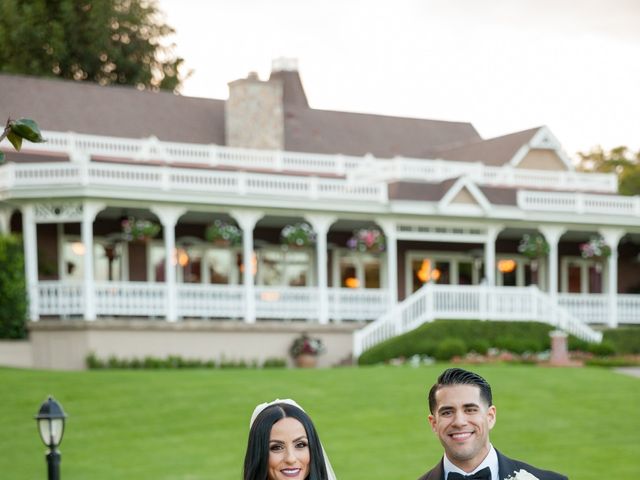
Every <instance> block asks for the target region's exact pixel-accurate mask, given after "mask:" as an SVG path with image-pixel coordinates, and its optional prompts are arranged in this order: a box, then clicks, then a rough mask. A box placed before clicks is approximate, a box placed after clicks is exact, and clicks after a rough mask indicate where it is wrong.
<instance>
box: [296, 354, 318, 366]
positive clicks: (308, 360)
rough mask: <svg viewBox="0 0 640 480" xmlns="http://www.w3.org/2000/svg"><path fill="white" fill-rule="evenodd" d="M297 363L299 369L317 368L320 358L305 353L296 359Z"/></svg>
mask: <svg viewBox="0 0 640 480" xmlns="http://www.w3.org/2000/svg"><path fill="white" fill-rule="evenodd" d="M295 363H296V367H298V368H315V367H316V365H317V364H318V357H316V356H315V355H311V354H308V353H303V354H301V355H298V356H297V357H296V358H295Z"/></svg>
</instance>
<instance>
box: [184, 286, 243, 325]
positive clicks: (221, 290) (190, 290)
mask: <svg viewBox="0 0 640 480" xmlns="http://www.w3.org/2000/svg"><path fill="white" fill-rule="evenodd" d="M177 300H178V316H180V317H182V318H185V317H187V318H242V317H243V316H244V311H243V305H244V289H243V287H242V285H202V284H192V283H189V284H186V283H183V284H179V285H177Z"/></svg>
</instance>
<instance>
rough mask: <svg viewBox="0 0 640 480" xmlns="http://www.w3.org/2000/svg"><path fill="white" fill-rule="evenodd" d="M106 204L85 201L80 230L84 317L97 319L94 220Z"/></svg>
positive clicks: (89, 319)
mask: <svg viewBox="0 0 640 480" xmlns="http://www.w3.org/2000/svg"><path fill="white" fill-rule="evenodd" d="M104 207H105V205H104V204H98V203H94V202H84V203H83V204H82V222H81V224H80V232H81V238H82V245H84V264H83V277H82V286H83V290H84V319H85V320H88V321H93V320H95V319H96V283H95V278H94V276H93V221H94V220H95V219H96V215H98V212H99V211H100V210H102V209H103V208H104Z"/></svg>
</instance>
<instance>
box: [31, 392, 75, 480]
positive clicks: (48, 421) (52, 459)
mask: <svg viewBox="0 0 640 480" xmlns="http://www.w3.org/2000/svg"><path fill="white" fill-rule="evenodd" d="M35 418H36V421H37V422H38V432H39V433H40V438H41V439H42V441H43V442H44V444H45V445H46V446H47V447H48V448H49V451H48V452H47V471H48V477H47V478H48V479H49V480H60V452H59V451H58V445H60V442H62V434H63V433H64V420H65V418H67V415H66V414H65V413H64V411H63V410H62V406H60V404H59V403H58V402H56V401H55V400H54V398H53V397H51V396H49V398H48V399H47V400H45V402H44V403H43V404H42V405H41V406H40V411H39V412H38V415H36V417H35Z"/></svg>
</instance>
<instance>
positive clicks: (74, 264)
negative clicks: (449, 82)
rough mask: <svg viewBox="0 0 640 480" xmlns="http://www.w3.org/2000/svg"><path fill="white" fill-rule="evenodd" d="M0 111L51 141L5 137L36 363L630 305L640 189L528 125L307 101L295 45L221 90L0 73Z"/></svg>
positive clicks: (613, 321) (637, 285) (631, 312)
mask: <svg viewBox="0 0 640 480" xmlns="http://www.w3.org/2000/svg"><path fill="white" fill-rule="evenodd" d="M0 113H2V114H3V115H5V116H11V117H12V118H19V117H28V118H33V119H34V120H36V121H37V122H38V124H39V125H40V127H41V128H42V130H43V135H44V137H45V138H46V139H47V142H46V143H42V144H30V143H25V144H24V145H23V149H22V151H21V152H19V153H18V152H15V151H13V150H12V149H11V145H9V144H8V143H7V142H3V144H2V146H1V147H0V148H2V150H3V151H4V152H5V154H6V157H7V163H6V164H5V165H3V166H0V231H2V232H4V233H9V232H11V233H17V234H21V235H22V237H23V240H24V253H25V264H26V265H25V269H26V278H27V287H28V296H29V320H30V323H29V328H30V332H31V347H30V348H31V350H30V353H28V354H25V355H30V358H31V359H32V363H31V364H32V365H33V366H41V367H55V368H82V363H83V359H84V356H86V354H87V353H88V352H91V351H92V352H96V353H97V354H98V355H100V356H104V357H106V356H108V355H118V356H128V355H133V354H134V353H136V352H139V355H144V354H149V355H151V354H153V355H162V354H180V355H182V356H185V357H188V356H189V355H190V354H193V355H197V356H203V357H207V356H208V357H211V358H219V357H220V356H224V357H225V358H228V359H229V358H236V357H237V358H241V357H242V358H255V359H258V360H263V359H265V358H268V357H274V356H279V357H285V356H286V347H287V345H288V344H289V343H290V341H291V338H292V336H295V335H298V334H299V333H300V332H302V331H305V332H312V333H313V334H315V335H318V336H320V337H322V338H323V339H325V340H326V341H327V343H328V344H329V352H328V354H327V355H326V356H325V359H324V360H323V361H324V362H325V364H335V363H338V362H340V361H342V360H346V359H348V358H350V357H351V356H352V355H356V356H357V355H358V354H359V353H361V352H362V351H363V350H364V349H366V348H368V347H369V346H372V345H375V344H376V343H378V342H380V341H383V340H385V339H387V338H390V337H391V336H393V335H397V334H399V333H403V332H405V331H408V330H410V329H412V328H415V327H416V326H418V325H420V324H421V323H423V322H426V321H430V320H433V319H434V318H456V319H458V318H470V319H474V318H475V319H478V320H486V319H488V320H501V319H502V320H538V321H543V322H547V323H551V324H553V325H555V326H556V327H557V328H559V329H562V330H565V331H567V332H569V333H573V334H575V335H578V336H580V337H581V338H584V339H586V340H589V341H599V339H600V338H601V334H600V332H599V331H598V329H599V328H600V327H602V326H608V327H616V326H617V325H620V324H637V323H640V295H639V293H640V198H638V197H625V196H620V195H618V194H617V178H616V176H615V175H613V174H599V173H582V172H578V171H576V169H575V167H574V165H573V164H572V162H571V160H570V159H569V158H568V157H567V155H566V154H565V153H564V152H563V150H562V147H561V144H560V142H559V140H558V139H557V138H556V137H555V136H554V134H553V132H551V131H550V130H549V129H548V128H547V127H544V126H542V127H536V128H531V129H529V130H525V131H521V132H515V133H509V134H506V135H504V136H500V137H496V138H489V139H484V138H482V137H481V136H480V135H479V134H478V132H477V131H476V129H475V128H474V127H473V125H472V124H471V123H466V122H449V121H439V120H428V119H415V118H399V117H391V116H382V115H371V114H360V113H351V112H340V111H327V110H318V109H314V108H312V107H310V106H309V103H308V101H307V97H306V94H305V91H304V89H303V86H302V82H301V78H300V75H299V73H298V68H297V64H296V62H295V61H293V60H290V59H279V60H277V61H274V64H273V69H272V72H271V75H270V77H269V79H267V80H261V79H260V78H258V76H257V75H256V74H254V73H251V74H249V75H248V77H247V78H244V79H240V80H236V81H233V82H231V83H230V84H229V98H228V99H227V100H214V99H205V98H192V97H185V96H179V95H174V94H172V93H168V92H148V91H139V90H137V89H135V88H131V87H101V86H99V85H96V84H90V83H79V82H72V81H63V80H52V79H42V78H32V77H25V76H12V75H0ZM26 363H28V362H26Z"/></svg>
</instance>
